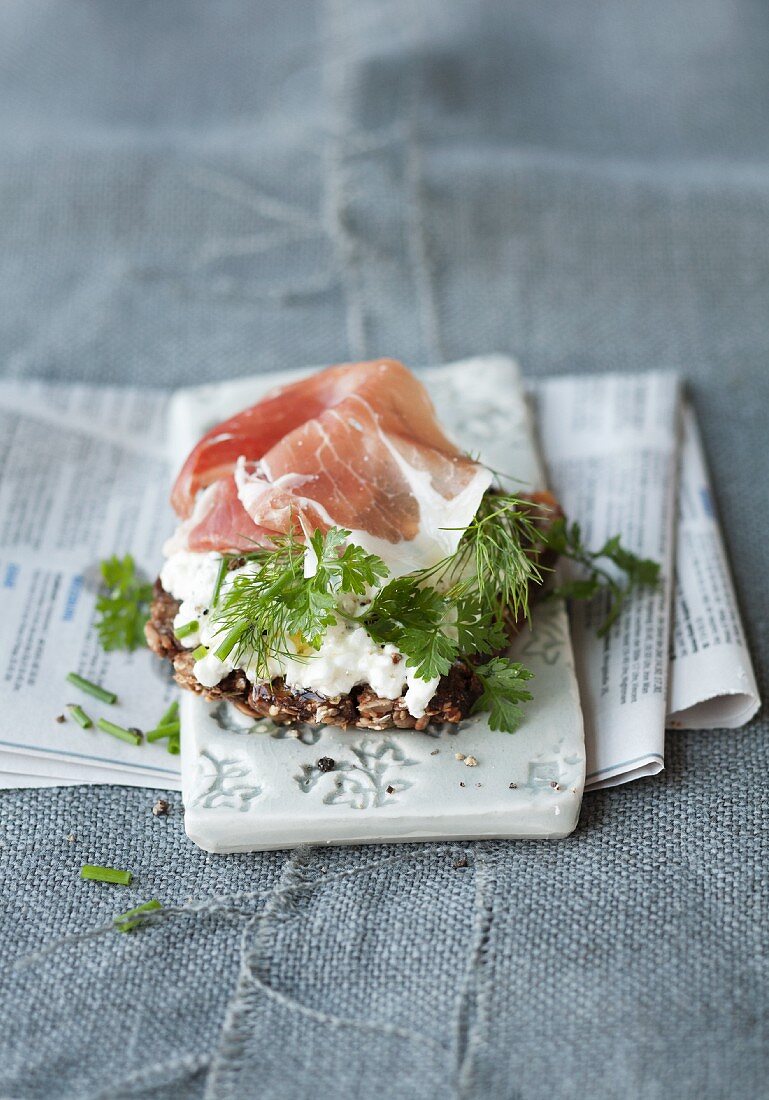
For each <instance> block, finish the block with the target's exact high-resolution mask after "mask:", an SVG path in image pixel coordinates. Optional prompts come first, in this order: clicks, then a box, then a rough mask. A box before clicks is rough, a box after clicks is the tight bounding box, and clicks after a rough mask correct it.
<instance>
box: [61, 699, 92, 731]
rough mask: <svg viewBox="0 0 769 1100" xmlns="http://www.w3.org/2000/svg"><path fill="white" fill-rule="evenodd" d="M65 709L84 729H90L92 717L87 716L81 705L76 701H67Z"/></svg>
mask: <svg viewBox="0 0 769 1100" xmlns="http://www.w3.org/2000/svg"><path fill="white" fill-rule="evenodd" d="M67 709H68V711H69V713H70V714H71V715H72V717H73V718H74V719H75V721H76V722H77V724H78V725H79V726H82V727H83V729H84V730H89V729H91V727H92V726H93V719H91V718H89V716H88V715H87V714H86V712H85V711H84V710H83V708H82V707H80V706H78V705H77V703H67Z"/></svg>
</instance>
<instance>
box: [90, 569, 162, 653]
mask: <svg viewBox="0 0 769 1100" xmlns="http://www.w3.org/2000/svg"><path fill="white" fill-rule="evenodd" d="M101 575H102V578H103V580H104V584H105V586H106V592H103V593H102V594H101V595H100V596H99V597H98V599H97V600H96V610H97V612H98V614H99V616H100V617H99V618H98V619H97V621H96V630H97V631H98V634H99V641H100V642H101V644H102V647H103V648H104V649H106V650H113V649H127V650H129V651H133V650H134V649H138V648H139V647H140V646H143V645H145V644H146V643H145V638H144V624H145V623H146V621H147V617H148V615H149V603H150V600H151V599H152V585H151V584H146V583H145V582H144V581H142V580H140V579H139V577H137V575H136V564H135V562H134V560H133V558H132V557H131V555H130V554H126V555H125V557H123V558H118V557H116V556H115V555H113V556H112V557H111V558H107V559H106V560H105V561H103V562H101Z"/></svg>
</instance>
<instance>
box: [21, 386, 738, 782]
mask: <svg viewBox="0 0 769 1100" xmlns="http://www.w3.org/2000/svg"><path fill="white" fill-rule="evenodd" d="M429 377H430V376H429V372H428V373H426V374H425V380H426V381H427V382H428V384H429ZM260 382H261V384H262V385H263V382H264V376H260ZM244 386H245V387H246V389H247V382H246V381H245V380H240V382H239V386H238V389H239V390H243V387H244ZM530 396H531V400H532V403H533V406H534V409H535V412H536V418H537V424H538V427H539V433H540V442H541V446H542V451H543V455H544V459H545V462H546V465H547V468H548V471H549V475H550V482H551V486H552V488H553V489H554V491H555V492H556V494H557V495H558V496H559V498H560V500H561V502H562V504H563V507H564V510H565V512H566V513H567V515H568V516H569V518H570V519H571V520H576V521H578V522H579V523H580V524H581V527H582V530H583V534H584V538H585V542H586V543H587V544H588V545H596V546H597V545H599V544H600V543H601V542H603V541H605V539H606V538H607V537H608V536H610V535H612V534H615V533H620V534H621V536H622V541H623V543H624V544H625V545H626V546H627V547H628V548H629V549H631V550H633V551H635V552H636V553H639V554H641V555H643V556H646V557H651V558H654V559H656V560H657V561H659V562H660V564H661V566H662V576H663V582H662V584H661V585H660V586H659V587H658V588H657V589H655V590H646V591H641V592H638V593H637V594H635V595H634V596H633V597H632V599H631V600H630V601H629V602H628V605H627V607H626V608H625V609H623V613H622V616H621V618H620V620H618V622H617V623H616V625H615V626H614V627H613V628H612V630H611V631H610V632H609V633H608V634H607V635H606V636H605V637H603V638H599V637H598V636H597V634H596V626H597V625H598V624H599V623H600V622H601V616H602V614H603V612H604V607H603V603H602V599H601V597H598V598H597V599H596V600H595V601H593V602H591V603H588V604H583V605H576V606H575V607H574V608H573V609H572V615H571V622H572V638H573V643H574V650H575V655H576V660H577V675H578V679H579V684H580V694H581V701H582V706H583V710H584V717H585V736H586V748H587V787H588V788H591V787H593V788H596V787H601V786H610V785H614V784H619V783H625V782H628V781H630V780H633V779H637V778H640V777H641V776H645V775H653V774H655V773H656V772H659V771H660V770H661V769H662V768H663V767H664V742H665V728H666V726H667V727H668V728H681V729H714V728H724V727H727V728H736V727H738V726H741V725H744V724H745V723H746V722H747V721H748V720H749V719H750V718H751V717H752V716H753V715H754V714H755V713H756V711H757V710H758V707H759V698H758V691H757V688H756V682H755V678H754V675H753V670H752V667H751V662H750V656H749V653H748V650H747V647H746V642H745V636H744V633H743V630H742V625H741V622H740V615H739V610H738V607H737V603H736V598H735V593H734V588H733V585H732V581H731V578H730V574H729V568H728V564H727V560H726V554H725V550H724V544H723V540H722V538H721V533H720V529H719V526H718V521H717V518H716V515H715V511H714V508H713V498H712V494H711V490H710V485H709V482H708V476H707V471H706V468H705V464H704V460H703V454H702V447H701V443H700V440H699V436H698V433H697V427H696V422H695V418H694V414H693V412H692V410H691V409H690V408H688V407H686V406H682V399H681V393H680V387H679V383H678V380H677V379H676V377H675V376H674V375H671V374H666V373H661V372H652V373H648V374H641V375H608V376H607V375H601V376H580V377H565V378H558V379H553V380H549V381H546V382H540V383H538V384H537V385H536V386H534V387H533V388H532V391H531V395H530ZM178 404H179V401H178V400H177V401H176V402H175V401H174V399H173V397H172V396H170V395H168V394H164V393H163V392H161V391H156V390H139V389H132V388H113V387H99V388H96V387H87V386H81V385H76V386H65V385H60V384H55V383H43V382H34V383H30V382H24V383H21V382H13V381H6V382H0V438H2V439H3V444H4V445H3V448H2V450H0V593H2V609H3V614H2V616H0V669H2V681H1V682H0V699H2V704H3V711H2V712H3V721H2V724H0V787H3V788H12V787H32V786H62V785H67V784H75V783H113V784H121V783H122V784H129V785H133V786H142V787H154V788H160V789H164V790H169V789H170V790H178V789H180V787H181V783H180V777H179V768H178V758H175V757H173V756H170V755H169V754H168V753H167V752H166V751H165V750H164V748H163V747H162V745H161V744H145V745H143V746H142V748H141V750H140V751H137V748H136V746H135V745H132V744H127V743H124V742H122V741H120V740H113V739H112V738H110V737H107V736H103V735H100V734H98V733H95V731H94V730H92V729H91V730H84V729H81V728H80V727H79V726H78V725H76V723H74V722H72V721H71V720H66V721H65V722H60V721H57V720H56V719H57V716H60V715H62V714H64V715H65V717H66V713H67V712H66V704H67V703H68V702H75V701H77V700H76V699H74V698H70V693H69V692H68V688H67V684H66V681H65V676H66V674H67V673H68V672H69V671H71V670H75V671H76V672H78V673H79V674H80V675H82V676H85V677H86V678H88V679H89V680H93V681H96V682H100V683H106V684H108V685H109V687H110V688H111V689H112V690H114V691H115V692H116V693H117V695H118V702H117V704H116V705H115V706H114V707H111V708H110V717H113V718H114V721H116V722H117V723H118V724H122V725H129V726H138V727H140V728H149V727H151V726H152V725H153V724H154V723H156V721H157V719H158V717H159V715H160V714H161V713H162V712H163V710H164V709H165V708H166V707H167V706H168V704H169V702H170V701H171V700H172V699H173V698H174V694H175V686H174V684H173V682H172V681H171V680H170V679H169V677H168V674H167V671H166V666H165V663H164V662H160V661H158V660H157V659H155V658H153V657H152V655H151V654H150V653H149V652H148V651H146V650H143V649H142V650H139V651H137V652H135V653H133V654H130V655H126V654H124V653H120V652H117V653H105V652H104V651H103V649H102V648H101V647H100V645H99V643H98V638H97V633H96V626H95V622H96V612H95V601H96V597H97V594H98V589H99V568H98V563H99V560H100V559H102V558H104V557H107V556H109V555H110V554H112V553H119V554H121V555H122V554H125V553H131V554H132V555H133V556H134V558H135V560H136V561H137V563H138V565H139V566H140V568H141V569H142V570H144V572H145V573H146V574H147V576H148V577H153V576H154V575H155V574H156V572H157V570H158V565H159V561H158V556H159V550H160V547H161V545H162V543H163V541H164V539H165V537H166V536H167V535H168V533H169V532H170V530H171V528H172V525H173V520H172V516H171V512H170V508H169V506H168V504H167V497H168V490H169V485H170V482H171V478H172V476H173V473H174V464H175V460H176V456H175V455H173V454H172V453H171V449H170V446H169V445H168V443H167V441H168V440H169V439H170V436H171V428H172V420H173V409H174V407H175V406H177V407H178ZM506 427H507V428H509V426H505V425H501V426H495V430H505V428H506ZM562 568H564V569H565V567H562Z"/></svg>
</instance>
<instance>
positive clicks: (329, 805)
mask: <svg viewBox="0 0 769 1100" xmlns="http://www.w3.org/2000/svg"><path fill="white" fill-rule="evenodd" d="M290 378H291V375H289V374H287V373H285V372H284V373H282V374H281V375H279V376H269V375H261V376H259V377H258V378H255V379H252V380H244V379H239V380H238V381H237V382H234V383H224V384H222V385H218V386H207V387H200V388H198V389H196V390H192V391H187V392H185V393H183V394H182V395H181V396H180V398H179V399H178V404H177V407H176V410H175V419H174V423H175V424H176V425H177V427H176V429H175V431H174V437H175V440H176V445H177V451H178V453H179V457H180V458H182V457H183V454H184V452H185V451H186V449H187V447H188V446H189V445H191V442H194V440H195V439H197V438H199V436H200V435H201V434H202V433H203V432H204V431H205V430H207V428H208V427H210V426H211V423H212V422H216V420H218V419H220V418H221V417H223V416H226V415H229V414H230V413H231V412H233V411H235V410H236V409H238V408H240V407H243V406H244V405H246V404H248V403H251V402H253V401H256V400H258V399H259V397H260V396H262V395H263V394H264V393H265V392H266V391H267V390H268V389H269V388H271V387H272V386H274V385H275V384H281V383H284V382H286V381H288V380H289V379H290ZM424 380H425V382H426V383H427V384H428V387H429V389H430V391H431V394H432V396H433V399H434V400H435V401H436V404H437V406H438V411H439V415H440V417H441V419H442V421H443V423H444V424H445V426H446V427H447V428H448V430H449V431H451V432H452V433H453V435H454V436H455V438H456V439H458V440H459V441H460V442H461V443H462V445H463V446H465V447H466V448H467V449H468V450H470V451H472V452H474V453H479V454H480V455H481V458H482V460H484V461H486V462H487V463H488V464H489V465H490V466H492V467H494V468H495V469H497V470H502V471H503V472H507V473H513V474H515V476H516V477H517V478H518V479H519V480H520V481H521V482H523V483H524V484H528V485H533V486H536V485H538V484H541V467H540V464H539V460H538V456H537V453H536V448H535V446H534V443H533V438H532V433H531V426H530V420H529V415H528V409H527V407H526V405H525V402H524V399H523V397H522V396H521V391H520V382H519V378H518V373H517V368H516V367H515V364H514V363H512V362H511V361H510V360H508V359H505V358H503V357H501V356H494V357H488V358H486V359H475V360H469V361H465V362H463V363H456V364H451V365H450V366H447V367H441V368H437V369H436V370H433V371H430V372H429V373H426V374H425V375H424ZM511 652H512V654H513V655H514V656H515V657H516V658H517V659H520V660H521V661H522V662H523V663H524V664H525V665H526V666H527V668H529V669H531V671H532V672H533V673H534V679H533V680H532V681H531V684H530V687H531V689H532V693H533V695H534V700H533V702H531V703H529V704H528V705H527V706H526V711H525V714H526V717H525V719H524V721H523V724H522V725H521V727H520V728H519V730H518V731H517V732H516V733H514V734H507V733H499V732H494V731H492V730H490V729H489V727H488V723H487V721H486V718H485V716H484V715H478V716H476V717H474V718H471V719H468V720H466V721H465V722H463V723H461V725H460V726H459V727H456V726H450V725H448V724H446V725H445V726H443V727H442V728H441V729H436V730H430V731H426V732H422V733H419V732H416V731H412V730H408V731H385V732H381V733H380V732H375V731H365V730H358V729H354V730H340V729H337V728H336V727H331V726H324V727H317V726H309V725H304V724H299V725H295V726H290V727H278V726H275V725H274V723H272V722H269V721H267V720H261V721H257V722H254V721H251V720H249V719H248V718H247V717H246V716H244V715H243V714H241V713H240V712H239V711H237V710H236V709H235V708H234V707H232V706H230V705H229V704H227V703H222V702H220V703H206V702H204V701H202V700H201V699H199V698H198V697H196V696H194V695H191V694H189V693H184V695H183V699H182V704H181V720H182V788H183V797H184V805H185V826H186V829H187V833H188V835H189V836H190V838H191V839H192V840H194V841H195V843H196V844H199V845H200V847H201V848H204V849H206V850H207V851H211V852H244V851H259V850H267V849H273V848H291V847H295V846H297V845H300V844H359V843H365V844H371V843H386V842H388V841H419V840H466V839H481V838H510V839H514V838H524V837H527V838H550V839H555V838H558V837H564V836H567V835H568V834H569V833H570V832H571V831H572V830H573V829H574V827H575V825H576V823H577V817H578V815H579V808H580V803H581V799H582V791H583V786H584V776H585V752H584V739H583V729H582V712H581V708H580V704H579V696H578V691H577V684H576V679H575V675H574V662H573V657H572V651H571V643H570V640H569V633H568V624H567V620H566V613H565V610H564V608H563V606H562V604H561V603H560V602H555V601H552V602H549V601H545V602H543V603H540V604H539V605H538V606H537V607H536V608H535V611H534V615H533V620H532V628H531V629H528V628H526V629H525V630H524V631H523V632H522V633H521V635H519V637H518V638H517V639H516V642H515V645H514V646H513V648H512V650H511ZM463 758H464V759H463ZM468 759H470V760H474V761H476V763H474V764H472V765H469V764H468V762H467V761H468Z"/></svg>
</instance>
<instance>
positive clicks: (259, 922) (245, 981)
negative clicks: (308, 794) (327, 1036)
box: [206, 844, 448, 1100]
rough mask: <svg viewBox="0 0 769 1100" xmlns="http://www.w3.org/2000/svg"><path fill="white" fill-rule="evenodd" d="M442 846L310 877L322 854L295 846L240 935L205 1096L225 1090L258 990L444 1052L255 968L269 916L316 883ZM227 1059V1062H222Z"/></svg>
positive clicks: (334, 1020) (218, 1098)
mask: <svg viewBox="0 0 769 1100" xmlns="http://www.w3.org/2000/svg"><path fill="white" fill-rule="evenodd" d="M445 850H446V849H445V846H444V845H441V844H429V845H425V846H423V847H421V848H420V849H418V850H417V849H415V850H413V851H412V852H409V853H407V854H400V853H399V854H397V855H394V856H384V857H382V858H377V859H373V860H371V861H370V862H368V863H365V864H361V865H360V866H358V867H352V868H350V869H349V870H346V871H341V872H339V873H337V874H332V875H322V876H321V877H318V878H313V879H308V878H306V877H304V872H305V871H306V870H309V869H312V867H313V864H314V863H316V862H317V860H318V859H319V858H321V853H319V852H317V851H316V850H315V849H313V848H296V849H294V851H293V852H292V853H291V854H290V856H289V857H288V859H287V860H286V862H285V864H284V866H283V870H282V872H281V875H280V879H279V881H278V883H277V884H276V885H275V887H274V889H273V891H272V893H271V895H270V897H269V899H268V901H267V904H266V905H265V907H264V909H263V910H262V912H261V913H259V914H257V915H256V916H255V917H254V918H252V919H251V920H250V921H249V922H248V923H247V924H246V926H245V927H244V929H243V934H242V936H241V953H240V971H239V975H238V980H237V982H236V986H235V992H234V994H233V997H232V999H231V1001H230V1003H229V1005H228V1007H227V1011H226V1013H225V1020H224V1025H223V1028H222V1033H221V1039H220V1045H219V1048H218V1049H217V1051H216V1052H215V1054H214V1057H213V1059H212V1063H211V1069H210V1071H209V1075H208V1080H207V1086H206V1098H207V1100H222V1098H223V1097H225V1096H226V1095H227V1091H226V1088H225V1085H224V1080H223V1077H222V1074H223V1073H224V1072H229V1071H230V1070H231V1068H232V1067H233V1066H235V1067H236V1070H237V1067H238V1066H239V1065H241V1064H245V1055H246V1050H245V1047H246V1044H247V1042H248V1038H249V1036H250V1034H251V1024H250V1017H251V1015H252V1013H253V1012H254V1011H255V1010H256V1008H257V1006H256V1005H255V1004H254V1003H253V1001H254V998H255V997H256V996H260V995H262V996H265V997H267V998H268V999H269V1000H271V1001H274V1002H275V1003H276V1004H280V1005H282V1006H283V1007H285V1008H288V1009H290V1010H291V1011H294V1012H298V1013H300V1014H301V1015H304V1016H307V1017H308V1018H311V1019H314V1020H316V1021H318V1022H319V1023H323V1024H327V1025H328V1026H329V1027H331V1028H337V1029H340V1030H353V1031H354V1030H358V1031H364V1032H369V1033H373V1034H379V1035H382V1034H387V1035H392V1036H395V1037H397V1038H401V1039H404V1040H405V1041H407V1042H409V1043H418V1044H421V1045H426V1046H429V1047H430V1048H431V1049H433V1050H435V1051H437V1052H439V1053H440V1054H441V1055H443V1056H445V1055H447V1054H448V1050H447V1048H446V1046H445V1044H443V1043H441V1042H439V1041H438V1040H436V1039H433V1038H432V1037H430V1036H427V1035H423V1034H420V1033H418V1032H415V1031H413V1030H411V1029H407V1028H401V1027H398V1026H397V1025H394V1024H391V1025H388V1024H383V1023H378V1022H375V1021H370V1022H369V1021H361V1020H359V1019H353V1018H349V1017H344V1016H336V1015H334V1014H332V1013H327V1012H323V1011H321V1010H319V1009H314V1008H310V1007H308V1006H306V1005H303V1004H301V1002H299V1001H296V1000H295V999H294V998H292V997H289V996H287V995H286V994H285V993H281V992H280V990H276V989H273V988H272V987H271V986H270V985H269V984H268V983H267V982H266V981H265V980H264V979H263V978H261V977H260V976H259V975H258V973H257V966H258V962H259V958H260V956H261V955H262V953H263V952H264V949H265V947H266V945H267V944H268V943H269V942H270V938H271V931H270V921H271V920H272V919H273V918H275V917H277V918H278V919H279V920H282V919H284V918H292V917H295V916H296V915H297V914H296V901H297V900H298V899H299V898H300V897H302V896H304V897H307V896H309V895H310V894H311V893H313V892H314V891H315V889H316V888H317V887H319V886H326V885H328V884H329V883H333V882H335V881H342V880H345V879H349V878H353V877H355V876H356V875H359V874H364V873H367V872H369V871H372V870H376V869H379V868H381V867H383V866H388V865H393V864H404V863H408V862H411V861H413V860H414V859H424V858H427V857H429V856H433V855H435V854H436V853H439V852H441V853H443V852H445ZM254 929H258V930H257V932H256V936H255V939H254V941H253V943H252V945H251V946H249V945H248V939H249V937H250V935H251V934H252V933H253V931H254ZM225 1061H226V1062H227V1063H229V1064H228V1065H225Z"/></svg>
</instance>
